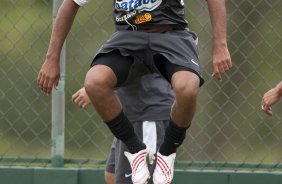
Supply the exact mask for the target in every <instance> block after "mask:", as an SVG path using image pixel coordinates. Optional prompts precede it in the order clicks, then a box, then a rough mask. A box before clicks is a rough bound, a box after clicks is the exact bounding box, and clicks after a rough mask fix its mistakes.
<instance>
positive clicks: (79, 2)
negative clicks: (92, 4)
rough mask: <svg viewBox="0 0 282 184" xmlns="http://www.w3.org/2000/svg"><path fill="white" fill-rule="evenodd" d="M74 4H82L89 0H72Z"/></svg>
mask: <svg viewBox="0 0 282 184" xmlns="http://www.w3.org/2000/svg"><path fill="white" fill-rule="evenodd" d="M73 1H74V2H75V3H76V4H78V5H79V6H83V5H85V4H86V3H88V1H89V0H73Z"/></svg>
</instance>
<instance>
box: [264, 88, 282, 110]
mask: <svg viewBox="0 0 282 184" xmlns="http://www.w3.org/2000/svg"><path fill="white" fill-rule="evenodd" d="M279 99H280V96H279V93H278V92H277V89H276V88H273V89H270V90H269V91H267V92H266V93H265V94H264V95H263V97H262V101H261V110H262V111H264V112H265V113H266V114H267V115H269V116H272V110H271V106H272V105H274V104H275V103H276V102H278V101H279Z"/></svg>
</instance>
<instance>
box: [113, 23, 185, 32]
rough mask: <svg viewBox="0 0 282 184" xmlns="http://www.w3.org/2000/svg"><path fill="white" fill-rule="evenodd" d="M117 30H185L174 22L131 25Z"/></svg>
mask: <svg viewBox="0 0 282 184" xmlns="http://www.w3.org/2000/svg"><path fill="white" fill-rule="evenodd" d="M117 30H127V31H140V32H145V33H165V32H168V31H172V30H185V28H183V27H182V26H180V25H173V24H155V25H147V26H136V25H132V26H129V27H128V28H127V29H117Z"/></svg>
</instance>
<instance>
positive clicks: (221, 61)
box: [212, 45, 232, 82]
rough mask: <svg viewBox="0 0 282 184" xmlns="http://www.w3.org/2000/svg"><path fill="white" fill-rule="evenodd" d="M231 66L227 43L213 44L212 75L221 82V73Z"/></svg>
mask: <svg viewBox="0 0 282 184" xmlns="http://www.w3.org/2000/svg"><path fill="white" fill-rule="evenodd" d="M231 67H232V61H231V57H230V54H229V51H228V48H227V45H221V46H214V49H213V73H212V77H213V78H214V79H215V80H218V81H219V82H222V77H223V76H222V75H223V74H224V73H225V72H226V71H228V70H229V69H230V68H231Z"/></svg>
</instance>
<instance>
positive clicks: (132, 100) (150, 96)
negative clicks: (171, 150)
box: [117, 74, 174, 121]
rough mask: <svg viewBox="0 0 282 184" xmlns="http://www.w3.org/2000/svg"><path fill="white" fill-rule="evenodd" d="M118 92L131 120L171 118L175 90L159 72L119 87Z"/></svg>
mask: <svg viewBox="0 0 282 184" xmlns="http://www.w3.org/2000/svg"><path fill="white" fill-rule="evenodd" d="M117 94H118V96H119V97H120V100H121V103H122V105H123V110H124V112H125V114H126V115H127V117H128V119H129V120H131V121H145V120H148V121H156V120H169V117H170V109H171V106H172V103H173V101H174V92H173V90H172V89H171V85H170V84H169V83H168V82H167V81H166V80H165V79H163V78H162V77H161V76H160V75H159V74H147V75H145V76H143V77H141V78H140V79H138V80H137V81H135V82H134V83H132V84H130V85H129V86H126V87H121V88H119V89H118V90H117Z"/></svg>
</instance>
